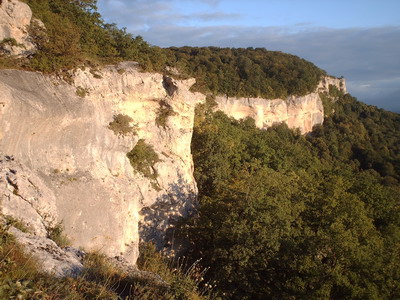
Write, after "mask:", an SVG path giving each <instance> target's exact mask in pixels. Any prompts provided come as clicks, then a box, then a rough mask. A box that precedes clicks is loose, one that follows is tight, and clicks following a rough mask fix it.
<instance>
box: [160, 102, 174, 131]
mask: <svg viewBox="0 0 400 300" xmlns="http://www.w3.org/2000/svg"><path fill="white" fill-rule="evenodd" d="M175 115H176V112H174V110H173V108H172V106H171V105H169V104H168V103H167V102H165V101H164V100H162V101H160V107H159V108H158V110H157V117H156V125H157V126H158V127H162V128H164V129H165V127H166V126H167V120H168V118H169V117H171V116H175Z"/></svg>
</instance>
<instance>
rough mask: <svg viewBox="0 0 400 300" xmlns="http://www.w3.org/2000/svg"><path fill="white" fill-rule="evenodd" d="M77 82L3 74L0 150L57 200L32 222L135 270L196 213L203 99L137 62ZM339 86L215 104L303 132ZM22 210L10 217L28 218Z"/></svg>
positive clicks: (6, 207) (329, 82)
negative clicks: (196, 152)
mask: <svg viewBox="0 0 400 300" xmlns="http://www.w3.org/2000/svg"><path fill="white" fill-rule="evenodd" d="M70 80H72V81H71V83H70V84H68V83H66V82H65V81H64V80H62V79H60V78H57V77H56V76H45V75H43V74H41V73H33V72H25V71H17V70H2V71H0V89H1V91H2V93H1V94H0V104H1V106H0V149H1V151H2V152H3V153H4V154H5V155H12V156H13V157H15V158H16V159H17V160H18V162H20V163H21V164H22V165H24V166H25V167H26V168H28V169H29V170H31V172H32V173H33V174H35V178H37V179H35V180H36V181H40V184H41V186H42V187H43V188H41V189H40V191H39V192H38V193H39V194H45V195H50V196H49V197H47V198H46V199H44V198H43V197H41V198H40V203H42V205H41V206H40V209H39V208H37V207H35V206H32V208H31V210H32V209H33V211H34V212H36V213H34V212H32V214H33V215H35V216H36V217H35V218H36V219H35V222H34V223H33V224H36V223H40V222H43V223H45V222H46V220H44V219H45V218H46V217H45V216H51V217H52V218H53V219H54V222H62V224H63V226H64V230H65V233H66V234H67V236H69V237H70V239H71V241H72V245H73V246H76V247H83V248H84V249H87V250H100V251H101V252H103V253H105V254H107V255H109V256H123V257H124V258H125V259H127V260H128V261H129V262H131V263H132V264H134V263H135V261H136V259H137V257H138V244H139V241H140V238H141V239H142V240H145V241H150V240H151V241H154V242H156V243H157V245H158V246H159V247H160V248H162V247H163V246H165V245H166V244H165V243H166V242H167V240H166V238H165V237H166V234H167V232H168V230H169V228H171V227H172V226H173V224H174V222H175V221H176V220H177V219H178V218H179V217H181V216H185V215H187V214H188V213H189V212H190V211H191V210H192V209H193V208H194V206H195V201H196V195H197V188H196V182H195V180H194V177H193V161H192V157H191V152H190V144H191V138H192V133H193V123H194V117H195V106H196V105H197V104H198V103H201V102H203V101H204V100H205V96H204V95H202V94H200V93H192V92H190V91H189V89H190V87H191V86H192V84H193V83H194V80H193V79H192V80H185V81H179V80H174V79H172V78H169V77H165V76H163V75H161V74H156V73H141V72H139V71H138V70H137V64H136V63H133V62H125V63H121V64H119V65H116V66H108V67H105V68H103V69H101V70H92V69H89V68H88V69H85V70H82V69H78V70H76V71H75V72H71V78H70ZM333 85H334V86H338V87H340V89H341V90H342V91H345V87H344V83H343V81H342V80H338V79H333V78H325V79H324V80H323V81H322V82H321V84H320V85H319V87H318V90H317V91H316V92H315V93H312V94H309V95H306V96H303V97H294V96H293V97H290V98H289V99H286V100H282V99H275V100H267V99H244V98H241V99H233V98H228V99H226V98H223V97H217V103H218V108H219V109H221V110H223V111H224V112H225V113H227V114H228V115H230V116H233V117H234V118H238V119H239V118H245V117H252V118H254V119H255V120H256V124H257V126H259V127H262V128H265V127H269V126H270V125H272V124H274V123H276V122H286V123H287V124H288V126H289V127H292V128H300V130H301V132H303V133H305V132H309V131H310V130H311V129H312V126H313V125H315V124H321V123H322V121H323V107H322V103H321V100H320V98H319V94H318V93H320V92H327V91H328V90H329V86H333ZM124 120H125V121H124ZM124 122H125V123H124ZM139 146H140V147H141V148H140V147H139ZM150 156H151V157H153V158H152V160H151V161H150V160H148V161H146V159H147V157H150ZM16 176H17V177H16V180H17V179H18V175H16ZM35 180H34V181H35ZM6 185H7V186H8V187H9V190H12V189H13V186H12V184H11V183H10V182H8V183H7V184H6ZM14 190H15V187H14ZM14 196H15V195H14ZM14 198H15V199H19V198H18V197H14ZM27 198H29V199H37V198H38V197H37V196H35V195H33V194H32V195H30V196H28V197H27ZM32 201H33V200H32ZM46 201H48V203H47V204H46V205H44V204H43V203H46ZM13 205H14V204H12V203H11V202H10V201H3V204H2V212H3V213H4V214H10V212H11V211H13V208H12V207H13ZM24 205H26V203H24ZM21 207H22V206H21ZM47 208H48V209H47ZM23 211H24V210H23V208H21V209H20V211H19V213H18V209H17V212H14V213H11V215H13V214H15V216H14V217H17V218H19V219H24V212H23ZM41 219H43V220H42V221H40V220H41ZM28 223H29V222H28ZM40 230H41V231H43V229H40ZM42 235H43V234H42Z"/></svg>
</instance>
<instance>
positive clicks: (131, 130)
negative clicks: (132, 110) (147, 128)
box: [108, 114, 137, 136]
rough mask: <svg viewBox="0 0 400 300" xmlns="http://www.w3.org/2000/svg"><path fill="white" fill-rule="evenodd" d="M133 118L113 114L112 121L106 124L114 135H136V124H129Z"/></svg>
mask: <svg viewBox="0 0 400 300" xmlns="http://www.w3.org/2000/svg"><path fill="white" fill-rule="evenodd" d="M131 122H133V119H132V118H131V117H130V116H127V115H123V114H118V115H114V116H113V121H112V122H110V123H109V124H108V128H109V129H111V130H112V131H114V133H115V134H116V135H123V136H124V135H129V134H133V135H136V127H137V125H133V126H131Z"/></svg>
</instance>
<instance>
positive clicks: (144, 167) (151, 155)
mask: <svg viewBox="0 0 400 300" xmlns="http://www.w3.org/2000/svg"><path fill="white" fill-rule="evenodd" d="M126 156H127V157H128V158H129V161H130V162H131V165H132V167H133V168H134V169H135V170H136V171H138V172H139V173H141V174H143V176H145V177H147V178H150V179H154V180H155V179H156V177H157V173H156V171H155V170H154V164H155V163H157V162H159V161H160V159H159V157H158V155H157V153H156V152H155V151H154V149H153V147H152V146H151V145H149V144H146V142H145V141H144V140H143V139H140V140H139V141H138V142H137V144H136V146H135V147H134V148H133V149H132V151H130V152H128V153H127V155H126Z"/></svg>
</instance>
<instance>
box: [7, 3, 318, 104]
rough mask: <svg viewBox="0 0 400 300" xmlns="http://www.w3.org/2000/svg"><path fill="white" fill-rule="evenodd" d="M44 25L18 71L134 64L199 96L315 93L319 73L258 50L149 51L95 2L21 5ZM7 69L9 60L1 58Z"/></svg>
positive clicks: (301, 63)
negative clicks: (183, 82) (190, 84)
mask: <svg viewBox="0 0 400 300" xmlns="http://www.w3.org/2000/svg"><path fill="white" fill-rule="evenodd" d="M25 2H27V3H28V4H29V5H30V7H31V8H32V11H33V13H34V16H35V17H36V18H38V19H40V20H42V21H43V23H44V25H45V28H43V27H41V26H40V25H39V24H38V23H35V22H34V24H33V25H32V26H31V29H30V34H31V36H32V37H33V39H34V43H35V44H36V45H37V48H38V51H37V52H36V53H35V54H33V55H32V57H31V58H30V59H20V60H15V62H14V63H15V64H19V65H20V67H21V68H26V69H33V70H38V71H43V72H59V71H60V70H67V69H73V68H76V67H79V66H83V65H86V66H89V67H91V68H96V67H97V66H99V65H101V64H106V63H116V62H118V61H121V60H134V61H137V62H139V63H140V65H141V67H142V69H143V70H145V71H157V72H162V73H167V74H169V75H173V76H178V77H181V78H182V77H183V78H187V77H195V78H196V79H197V84H196V86H195V87H194V88H195V89H196V90H198V91H202V92H205V93H212V94H223V95H228V96H243V97H259V96H262V97H267V98H277V97H286V96H288V95H294V94H296V95H304V94H306V93H309V92H312V91H314V90H315V88H316V87H317V84H318V82H319V80H320V77H321V75H323V74H325V72H324V71H322V70H320V69H319V68H317V67H316V66H315V65H314V64H312V63H310V62H307V61H305V60H304V59H301V58H299V57H297V56H294V55H290V54H285V53H281V52H275V51H267V50H266V49H263V48H256V49H253V48H247V49H242V48H239V49H234V48H217V47H203V48H196V47H182V48H176V47H172V48H168V49H162V48H159V47H156V46H150V45H149V44H148V43H147V42H145V41H144V40H143V38H142V37H140V36H136V37H134V36H133V35H132V34H130V33H128V32H127V31H126V28H123V29H119V28H118V27H117V26H116V25H115V24H107V23H105V22H104V21H103V19H102V18H101V16H100V14H99V13H98V12H97V7H96V2H97V1H96V0H69V1H65V0H25ZM0 65H2V66H3V67H9V66H10V61H9V59H5V58H4V57H3V58H1V57H0Z"/></svg>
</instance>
